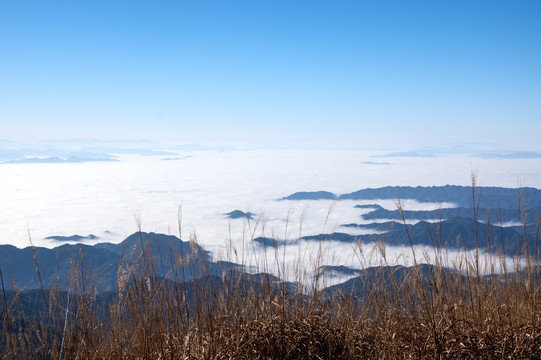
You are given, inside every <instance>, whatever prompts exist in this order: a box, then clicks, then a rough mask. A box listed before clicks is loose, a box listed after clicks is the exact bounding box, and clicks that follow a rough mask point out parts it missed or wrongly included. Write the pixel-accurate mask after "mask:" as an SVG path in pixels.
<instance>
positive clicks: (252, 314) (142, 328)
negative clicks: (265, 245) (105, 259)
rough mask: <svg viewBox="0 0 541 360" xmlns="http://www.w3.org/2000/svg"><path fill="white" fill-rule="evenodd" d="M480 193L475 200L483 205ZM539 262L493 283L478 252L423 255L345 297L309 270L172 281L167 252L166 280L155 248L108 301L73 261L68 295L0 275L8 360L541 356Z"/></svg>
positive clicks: (493, 260)
mask: <svg viewBox="0 0 541 360" xmlns="http://www.w3.org/2000/svg"><path fill="white" fill-rule="evenodd" d="M475 196H476V195H475V191H474V197H473V198H474V201H475ZM399 209H400V207H399ZM405 231H408V230H407V227H406V230H405ZM435 235H437V234H435ZM192 241H195V239H192ZM412 246H413V245H412ZM435 251H437V253H438V256H437V257H436V258H437V259H444V258H445V257H446V250H445V249H440V248H439V245H438V246H436V250H435ZM534 253H535V254H532V253H531V252H529V251H528V249H524V251H523V254H521V256H522V258H523V259H525V263H526V266H525V267H524V268H522V267H520V266H519V265H518V264H517V265H516V268H515V269H514V270H520V271H518V272H517V271H511V270H509V271H503V272H501V274H497V275H496V274H494V275H491V276H483V274H482V273H481V270H480V269H479V257H478V256H479V255H478V254H479V253H478V252H476V254H477V255H474V256H473V258H472V257H469V256H467V255H466V253H464V257H463V258H462V259H458V260H457V261H455V262H453V264H454V265H453V267H454V268H453V269H451V270H448V269H446V267H445V266H444V265H446V264H443V263H439V262H438V261H436V264H435V265H434V266H433V267H427V266H422V265H420V264H418V263H417V259H416V258H414V261H415V263H414V264H413V266H412V267H411V268H409V269H405V268H403V267H388V266H383V265H382V266H381V267H380V268H377V269H371V270H370V272H368V271H367V272H364V273H363V274H364V275H362V276H359V277H358V278H357V280H356V281H357V282H356V287H355V288H350V289H349V290H351V291H346V292H344V291H336V292H331V291H328V290H324V289H319V288H318V287H317V285H314V283H313V282H306V281H303V279H306V278H305V275H303V274H305V273H304V272H303V270H302V269H301V268H297V271H298V274H299V275H298V279H299V281H300V283H299V284H298V287H290V286H289V284H286V283H283V282H282V283H281V282H277V281H276V278H275V277H273V276H271V275H260V276H255V275H249V274H245V273H242V272H240V271H238V270H231V269H230V268H228V269H226V270H224V271H223V274H222V276H221V277H217V276H211V275H207V276H205V275H204V274H208V271H207V270H208V269H198V271H200V272H201V273H203V275H204V276H202V277H199V278H198V279H196V280H192V281H190V282H178V281H173V280H171V279H181V278H182V274H183V272H186V271H192V269H193V265H194V264H192V263H190V259H189V258H186V257H183V256H179V254H167V256H170V257H171V258H175V259H178V261H176V265H175V266H174V267H173V270H172V272H171V273H170V276H169V279H163V278H159V277H157V276H156V274H157V273H158V272H157V267H158V266H160V264H156V263H155V262H154V260H153V259H155V258H153V257H152V256H151V254H149V253H147V251H143V252H142V253H141V254H140V256H139V257H138V258H136V259H126V260H125V266H123V267H121V268H122V270H121V271H120V272H119V274H118V284H119V287H118V291H115V292H114V293H108V294H100V295H95V294H94V292H93V291H92V280H90V282H89V279H90V278H91V276H92V274H85V273H82V271H81V270H80V269H82V266H80V265H77V264H80V263H79V262H74V264H75V265H74V267H73V271H72V273H73V277H72V279H71V281H70V290H69V291H68V292H63V291H60V290H59V288H58V287H57V288H53V289H43V288H42V289H41V290H40V291H37V292H33V293H30V294H26V295H23V294H21V293H20V292H15V293H11V292H8V291H6V290H4V289H5V286H4V285H5V284H4V281H6V274H0V279H1V280H2V299H0V303H1V304H2V312H1V321H2V333H1V335H0V355H1V357H2V358H5V359H359V358H361V359H362V358H369V359H435V358H436V359H438V358H439V359H450V358H461V359H468V358H472V359H473V358H475V359H478V358H486V359H503V358H506V359H507V358H512V359H530V358H540V357H541V295H540V278H539V273H540V272H539V262H538V256H537V249H536V251H535V252H534ZM276 254H277V255H276V256H277V260H276V261H277V262H279V261H280V260H279V258H280V255H279V253H278V252H277V253H276ZM161 255H162V256H164V255H165V254H161ZM517 259H518V258H517ZM83 260H84V259H80V261H81V262H82V261H83ZM503 262H505V260H504V258H503V257H501V256H498V254H494V255H493V256H491V257H490V258H489V265H490V266H492V268H494V269H497V268H503V269H507V266H508V265H509V264H504V263H503ZM262 263H264V262H262ZM517 263H518V261H517ZM36 269H37V270H39V268H38V267H37V266H36ZM427 269H428V271H427ZM260 270H262V271H263V272H264V270H266V267H265V266H264V265H262V268H261V269H260ZM89 283H90V284H91V285H90V286H88V285H87V284H89Z"/></svg>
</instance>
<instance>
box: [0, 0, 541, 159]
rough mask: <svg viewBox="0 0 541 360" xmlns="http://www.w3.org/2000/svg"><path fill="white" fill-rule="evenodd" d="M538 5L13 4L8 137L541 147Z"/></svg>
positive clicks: (7, 43) (6, 25) (5, 80)
mask: <svg viewBox="0 0 541 360" xmlns="http://www.w3.org/2000/svg"><path fill="white" fill-rule="evenodd" d="M539 19H541V1H495V0H490V1H488V0H487V1H415V0H412V1H379V0H378V1H376V0H374V1H296V0H289V1H134V0H131V1H52V0H51V1H20V0H13V1H7V0H0V55H1V56H0V79H1V80H0V125H1V128H2V130H1V131H0V138H3V139H11V140H30V141H34V140H40V139H61V138H104V139H119V138H122V139H137V138H148V139H155V140H162V141H175V142H179V143H193V142H195V143H202V144H227V145H241V146H242V145H247V146H252V145H265V146H266V145H270V146H278V145H284V144H286V145H287V144H290V145H292V144H295V145H314V144H319V145H324V146H335V145H340V146H355V147H373V146H376V147H393V146H400V147H411V146H419V145H434V144H442V143H450V142H477V143H499V144H502V145H505V146H508V147H514V148H517V149H524V150H539V149H541V145H540V144H539V143H540V141H539V135H540V134H541V21H539Z"/></svg>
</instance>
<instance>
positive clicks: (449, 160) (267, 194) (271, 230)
mask: <svg viewBox="0 0 541 360" xmlns="http://www.w3.org/2000/svg"><path fill="white" fill-rule="evenodd" d="M375 155H379V153H377V152H369V151H353V150H351V151H348V150H244V151H241V150H238V151H237V150H231V151H180V152H178V156H177V157H175V156H142V155H125V154H120V155H118V158H119V160H120V161H117V162H88V163H60V164H0V201H1V206H0V242H1V243H3V244H12V245H15V246H18V247H25V246H28V245H29V244H30V240H31V241H32V243H33V244H34V245H38V246H46V247H54V246H57V245H59V242H58V241H55V240H51V239H46V238H47V237H49V236H71V235H74V234H78V235H82V236H86V235H89V234H93V235H95V236H96V237H97V239H90V240H85V241H86V242H85V243H88V244H93V243H97V242H105V241H108V242H120V241H122V240H123V239H124V238H125V237H126V236H128V235H130V234H132V233H134V232H136V231H137V230H138V229H139V227H140V228H141V230H143V231H146V232H160V233H166V234H172V235H176V236H178V235H179V233H181V236H182V238H183V240H188V239H196V240H197V241H198V242H199V243H200V244H201V245H202V246H203V247H204V248H205V249H207V250H209V251H211V252H212V253H213V254H214V256H215V257H222V258H224V257H230V256H231V254H232V253H231V252H232V248H234V249H240V248H244V249H243V250H242V251H243V252H244V255H243V256H245V259H249V258H251V259H252V260H245V262H246V263H250V264H251V265H254V264H255V263H257V261H256V260H253V259H254V254H255V255H260V256H265V257H269V256H270V258H269V259H268V261H267V262H268V263H272V262H273V257H274V259H275V258H276V253H275V251H274V250H271V249H266V250H265V249H263V248H257V247H256V246H255V245H253V246H252V244H251V243H250V241H249V240H251V238H253V237H258V236H267V237H272V238H276V239H280V240H290V239H296V238H298V237H300V236H306V235H317V234H321V233H330V232H332V231H340V232H348V233H351V234H358V235H359V234H364V233H367V232H368V231H367V230H359V229H354V228H344V227H340V225H342V224H348V223H363V220H362V218H361V215H362V214H363V213H366V212H367V211H368V210H367V209H355V208H354V206H355V205H357V204H368V203H374V202H375V201H364V202H363V201H349V200H348V201H336V202H334V201H330V200H319V201H309V200H306V201H284V200H282V201H279V200H278V199H280V198H282V197H284V196H287V195H290V194H292V193H294V192H297V191H319V190H326V191H330V192H333V193H335V194H344V193H349V192H353V191H356V190H360V189H363V188H369V187H372V188H374V187H382V186H387V185H411V186H419V185H421V186H430V185H446V184H454V185H471V173H472V170H473V171H475V172H477V173H478V185H479V186H504V187H517V186H531V187H537V188H540V187H541V159H490V158H482V157H477V158H472V157H470V156H446V157H443V158H442V157H413V158H409V157H396V158H392V157H387V158H385V162H380V161H377V158H375V157H374V156H375ZM171 158H177V159H178V160H167V161H166V160H165V159H171ZM375 159H376V160H375ZM377 203H378V204H380V205H382V206H383V207H385V208H388V209H395V203H394V201H393V200H385V201H377ZM403 204H404V208H405V209H409V210H421V209H423V210H430V209H434V208H437V207H438V206H439V204H427V203H418V202H416V201H414V200H407V199H405V200H403ZM236 209H238V210H242V211H249V212H251V213H254V214H255V215H254V219H253V220H250V221H246V220H243V219H237V220H231V219H228V218H227V217H226V216H225V215H224V214H226V213H228V212H230V211H233V210H236ZM381 221H383V220H381ZM179 225H180V226H179ZM246 244H249V246H246ZM325 246H326V247H327V249H326V256H327V258H326V259H325V261H324V262H325V263H326V264H333V265H337V264H345V265H348V266H357V267H359V266H363V264H362V261H361V260H359V257H358V254H357V255H356V254H355V253H354V251H353V249H352V247H354V246H355V245H353V244H341V243H336V242H329V243H327V244H325ZM372 247H373V246H372ZM280 249H281V250H280V251H282V252H283V253H284V254H282V255H281V256H282V257H283V258H287V260H288V263H290V264H291V266H294V264H296V263H298V262H299V261H300V262H302V263H306V264H310V263H314V259H317V258H318V253H320V250H321V248H320V245H318V244H317V242H316V243H310V244H305V243H302V242H300V243H299V242H297V243H295V244H294V245H290V246H285V247H281V248H280ZM368 251H370V250H369V249H368V248H366V249H364V253H365V254H366V252H368ZM386 251H387V254H392V256H390V255H389V256H388V258H391V257H393V258H394V259H395V260H394V261H396V258H397V257H398V258H403V260H402V262H404V263H407V262H408V261H410V260H408V259H407V256H400V254H402V253H404V249H390V248H387V250H386ZM237 254H239V252H238V251H237ZM231 260H235V259H231ZM391 262H392V261H391ZM410 262H411V261H410ZM255 265H257V264H255ZM365 265H366V264H365Z"/></svg>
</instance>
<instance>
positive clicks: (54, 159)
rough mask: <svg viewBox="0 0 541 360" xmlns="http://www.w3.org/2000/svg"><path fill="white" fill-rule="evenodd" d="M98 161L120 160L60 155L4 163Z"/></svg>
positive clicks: (5, 162)
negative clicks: (64, 156)
mask: <svg viewBox="0 0 541 360" xmlns="http://www.w3.org/2000/svg"><path fill="white" fill-rule="evenodd" d="M98 161H100V162H101V161H118V159H116V158H114V157H99V158H84V157H78V156H70V157H69V158H67V159H63V158H59V157H46V158H36V157H33V158H24V159H16V160H8V161H4V164H76V163H86V162H98Z"/></svg>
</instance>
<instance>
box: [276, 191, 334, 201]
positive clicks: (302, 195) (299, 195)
mask: <svg viewBox="0 0 541 360" xmlns="http://www.w3.org/2000/svg"><path fill="white" fill-rule="evenodd" d="M334 199H336V195H335V194H333V193H331V192H328V191H300V192H296V193H294V194H291V195H289V196H286V197H283V198H281V199H280V200H334Z"/></svg>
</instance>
